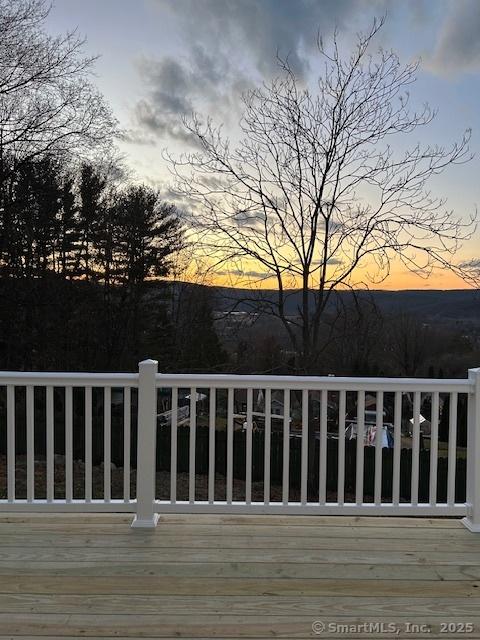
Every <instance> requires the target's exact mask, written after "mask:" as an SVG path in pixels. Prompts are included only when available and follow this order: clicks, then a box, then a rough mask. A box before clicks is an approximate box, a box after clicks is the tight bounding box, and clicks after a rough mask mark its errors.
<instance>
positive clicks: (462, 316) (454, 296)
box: [174, 283, 480, 327]
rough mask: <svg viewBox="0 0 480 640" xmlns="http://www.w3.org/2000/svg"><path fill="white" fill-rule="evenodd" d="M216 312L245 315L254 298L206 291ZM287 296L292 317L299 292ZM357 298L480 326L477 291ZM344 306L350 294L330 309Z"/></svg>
mask: <svg viewBox="0 0 480 640" xmlns="http://www.w3.org/2000/svg"><path fill="white" fill-rule="evenodd" d="M174 286H175V287H180V286H181V287H187V288H188V287H202V285H195V284H187V283H180V284H176V285H174ZM209 289H210V291H211V293H212V298H213V305H214V310H215V311H227V310H229V309H231V308H232V305H233V304H235V310H236V311H248V310H250V308H251V306H250V305H249V304H248V303H247V302H244V300H245V298H252V297H253V296H254V295H255V294H254V293H253V294H252V292H251V291H249V290H247V289H233V288H228V287H209ZM287 293H288V295H287V296H286V302H285V306H286V313H287V315H295V314H296V313H297V308H298V305H299V304H300V302H301V297H300V296H301V294H300V291H293V290H292V291H289V292H287ZM356 295H357V296H358V297H359V298H361V299H365V300H372V301H373V302H374V303H375V304H376V305H377V306H378V308H379V309H380V310H381V311H383V312H385V313H394V312H395V311H403V312H408V313H411V314H414V315H416V316H418V317H419V318H421V319H423V320H424V321H425V322H431V323H433V324H468V325H470V326H476V327H477V326H480V291H476V290H472V289H459V290H447V291H441V290H423V291H421V290H408V291H358V292H357V294H356ZM261 296H262V298H263V299H271V300H272V301H273V300H275V297H276V292H275V291H268V290H263V291H262V292H261ZM340 298H341V299H342V301H343V302H344V303H345V304H349V303H351V302H352V301H353V294H352V292H350V291H338V292H336V293H335V294H334V296H332V298H331V303H330V304H331V305H332V307H333V305H334V304H335V302H336V301H338V300H339V299H340Z"/></svg>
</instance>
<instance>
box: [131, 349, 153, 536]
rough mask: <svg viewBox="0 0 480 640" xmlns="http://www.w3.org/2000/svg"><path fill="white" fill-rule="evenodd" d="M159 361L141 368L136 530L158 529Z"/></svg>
mask: <svg viewBox="0 0 480 640" xmlns="http://www.w3.org/2000/svg"><path fill="white" fill-rule="evenodd" d="M157 372H158V362H157V361H156V360H144V361H143V362H140V364H139V365H138V425H137V513H136V515H135V518H134V519H133V522H132V527H134V528H142V529H145V528H151V527H155V526H156V525H157V521H158V514H157V513H155V471H156V448H157V386H156V379H155V376H156V374H157Z"/></svg>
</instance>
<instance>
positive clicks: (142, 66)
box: [133, 44, 249, 145]
mask: <svg viewBox="0 0 480 640" xmlns="http://www.w3.org/2000/svg"><path fill="white" fill-rule="evenodd" d="M137 69H138V72H139V74H140V77H141V79H142V80H143V83H144V86H145V90H146V92H145V97H144V98H142V99H141V100H138V101H137V104H136V105H135V108H134V113H133V115H134V122H135V126H136V127H138V128H140V129H141V130H144V131H147V132H148V133H149V134H150V135H154V136H156V137H157V138H163V139H165V138H171V139H174V140H177V141H181V142H184V143H186V144H187V145H195V144H196V141H195V140H194V139H193V137H192V136H191V135H190V134H189V133H188V131H186V129H185V127H184V125H183V119H184V118H187V119H188V117H190V116H191V115H192V113H194V112H196V111H203V110H204V109H205V110H206V111H207V112H209V111H211V110H212V109H214V110H215V112H216V113H217V115H220V116H221V119H223V120H224V119H228V116H229V114H230V115H231V114H232V112H233V111H234V108H235V106H238V103H239V101H240V100H239V98H240V95H241V93H242V92H243V91H245V89H246V88H247V87H248V86H249V82H248V80H247V78H246V77H245V76H244V75H243V74H242V73H241V72H239V71H238V70H236V69H235V68H234V67H233V66H232V65H231V64H230V62H229V60H228V59H226V58H224V57H221V56H220V57H216V56H215V55H213V54H210V53H207V51H206V50H205V48H203V47H202V46H200V45H199V44H196V45H194V46H192V47H191V49H190V50H189V51H187V52H186V55H185V57H184V58H183V59H181V60H176V59H174V58H172V57H169V56H167V57H164V58H162V59H153V58H145V57H143V58H141V59H139V60H138V61H137Z"/></svg>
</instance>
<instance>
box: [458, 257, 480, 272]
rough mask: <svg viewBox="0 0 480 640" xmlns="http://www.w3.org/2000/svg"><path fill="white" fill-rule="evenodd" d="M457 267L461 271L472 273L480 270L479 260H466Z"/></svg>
mask: <svg viewBox="0 0 480 640" xmlns="http://www.w3.org/2000/svg"><path fill="white" fill-rule="evenodd" d="M458 266H459V267H461V268H462V269H473V270H474V271H476V270H480V258H472V259H471V260H466V261H465V262H461V263H460V264H459V265H458Z"/></svg>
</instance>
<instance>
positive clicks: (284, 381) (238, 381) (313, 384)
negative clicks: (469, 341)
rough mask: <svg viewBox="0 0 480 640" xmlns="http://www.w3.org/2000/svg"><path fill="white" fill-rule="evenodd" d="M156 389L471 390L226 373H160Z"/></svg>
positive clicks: (459, 383) (408, 381)
mask: <svg viewBox="0 0 480 640" xmlns="http://www.w3.org/2000/svg"><path fill="white" fill-rule="evenodd" d="M156 379H157V387H180V388H186V387H198V388H209V387H215V388H219V389H222V388H229V387H234V388H236V389H248V388H249V387H252V388H258V389H262V388H270V389H310V390H315V389H328V390H331V391H342V390H348V391H425V392H433V391H438V392H440V393H442V392H443V393H449V392H458V393H469V392H470V391H473V386H472V383H471V381H469V380H468V379H435V378H357V377H348V378H346V377H336V376H261V375H230V374H188V373H187V374H162V373H159V374H158V375H157V376H156Z"/></svg>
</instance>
